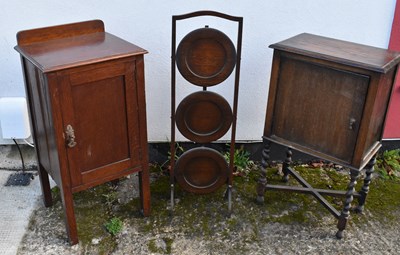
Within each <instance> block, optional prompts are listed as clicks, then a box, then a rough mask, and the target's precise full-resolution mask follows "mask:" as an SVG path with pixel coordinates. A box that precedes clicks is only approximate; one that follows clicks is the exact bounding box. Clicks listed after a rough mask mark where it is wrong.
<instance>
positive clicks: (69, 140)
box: [65, 125, 76, 148]
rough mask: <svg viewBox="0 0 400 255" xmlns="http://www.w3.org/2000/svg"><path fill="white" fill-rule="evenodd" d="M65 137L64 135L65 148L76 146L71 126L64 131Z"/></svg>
mask: <svg viewBox="0 0 400 255" xmlns="http://www.w3.org/2000/svg"><path fill="white" fill-rule="evenodd" d="M65 135H66V141H67V146H68V147H69V148H73V147H75V145H76V142H75V131H74V129H73V128H72V126H71V125H68V126H67V128H66V130H65Z"/></svg>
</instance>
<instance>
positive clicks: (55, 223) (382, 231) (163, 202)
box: [18, 178, 400, 255]
mask: <svg viewBox="0 0 400 255" xmlns="http://www.w3.org/2000/svg"><path fill="white" fill-rule="evenodd" d="M253 185H254V184H253ZM127 190H129V192H127ZM132 190H136V191H137V183H136V178H128V179H125V180H123V181H121V182H120V183H119V184H118V185H117V188H116V191H117V194H118V201H119V203H120V204H124V203H129V201H130V200H131V199H134V197H137V192H132ZM161 193H162V192H161ZM161 193H158V191H154V189H153V187H152V206H153V207H152V209H153V211H152V216H150V217H148V218H142V217H140V216H139V215H138V214H137V213H133V214H132V215H131V216H130V217H126V218H124V220H123V223H124V227H123V231H122V232H121V233H119V234H118V235H117V236H116V237H114V239H113V240H114V241H115V243H114V246H113V248H112V249H111V250H107V249H105V248H104V247H101V246H102V240H104V239H106V238H109V234H108V233H105V232H104V233H105V234H104V233H103V234H101V235H99V236H96V235H93V236H92V237H90V239H91V242H89V243H83V242H82V241H80V243H79V244H78V245H75V246H70V245H69V244H68V242H67V240H66V232H65V225H64V222H63V220H62V219H63V215H62V208H61V203H60V202H59V201H56V203H55V205H54V206H53V207H51V208H44V206H42V204H38V205H37V209H36V210H35V211H34V212H33V214H32V216H31V221H30V225H29V228H28V230H27V233H26V235H25V237H24V238H23V241H22V243H21V246H20V247H19V251H18V254H42V255H45V254H59V255H61V254H103V253H105V254H107V253H109V254H182V255H184V254H188V255H189V254H190V255H195V254H210V255H211V254H398V253H399V250H400V242H399V239H400V233H399V230H400V224H399V222H398V221H397V220H395V221H394V222H393V221H389V222H385V221H378V220H377V219H378V218H379V215H374V214H372V213H371V211H370V210H369V209H368V206H366V209H365V212H364V215H361V216H356V217H357V218H358V220H357V222H355V221H352V220H350V221H349V223H348V225H347V228H346V230H345V237H344V238H343V239H342V240H338V239H336V238H335V232H336V220H335V219H334V217H333V216H331V215H330V214H329V213H327V212H326V213H322V214H321V213H320V212H319V211H316V210H315V208H319V209H321V208H322V207H318V206H319V205H315V204H317V203H316V202H315V201H314V200H313V199H311V201H313V202H310V203H306V204H303V205H300V207H302V208H303V209H304V207H305V209H306V210H305V211H306V213H305V214H304V215H303V216H304V219H305V220H304V222H298V221H295V220H293V221H290V220H289V221H288V222H285V223H282V222H278V221H274V220H271V219H274V218H277V219H278V218H279V217H284V216H285V215H286V216H287V215H289V216H290V215H291V213H292V212H293V211H296V210H298V207H299V206H293V205H290V204H289V205H286V206H287V208H286V209H283V210H279V213H278V214H276V212H272V211H271V210H270V209H269V208H268V206H271V205H263V206H258V205H256V204H255V203H254V202H253V201H252V200H251V199H248V197H250V196H253V195H249V196H248V197H247V195H245V194H242V193H240V192H239V191H238V192H235V193H234V203H233V204H234V211H233V214H232V216H231V217H230V218H228V217H224V216H222V217H221V215H220V214H222V213H221V211H224V210H225V209H226V208H225V206H226V203H225V201H223V199H220V198H216V200H215V201H217V202H215V201H214V200H212V199H211V200H212V201H211V202H210V203H208V204H207V205H206V206H205V207H201V205H200V204H198V203H197V202H196V201H197V200H201V199H198V198H197V197H198V196H190V195H186V196H181V197H180V199H178V200H177V202H178V204H177V206H176V207H175V211H176V213H175V214H174V215H173V216H170V215H168V214H166V213H165V211H167V208H166V207H167V201H168V199H167V198H168V197H167V196H165V195H160V194H161ZM127 194H128V195H127ZM129 194H130V195H129ZM285 194H286V193H285ZM207 199H209V198H205V200H207ZM218 199H219V200H220V201H221V202H218V201H219V200H218ZM83 200H84V199H78V201H75V203H76V204H79V203H82V201H83ZM188 200H192V201H189V202H191V204H192V206H190V203H187V202H188ZM185 201H186V202H185ZM278 202H279V201H278ZM188 204H189V206H187V205H188ZM367 204H368V203H367ZM76 206H78V205H76ZM185 206H186V207H188V208H185ZM272 206H273V205H272ZM315 206H316V207H315ZM397 209H399V208H397ZM321 210H323V211H325V210H324V209H321ZM77 211H78V209H77ZM274 213H275V214H274ZM395 214H397V216H399V215H400V214H399V212H395ZM318 215H319V216H318ZM254 216H256V218H254ZM317 216H318V217H317ZM204 217H207V218H204ZM257 217H259V218H260V220H259V221H258V220H257V219H258V218H257ZM262 217H265V218H269V220H261V218H262ZM189 219H192V221H189ZM205 219H207V221H206V222H204V220H205ZM85 220H89V221H90V220H92V219H90V218H86V219H83V221H82V222H84V221H85ZM160 221H162V223H160ZM233 223H234V224H233ZM81 224H83V223H80V222H79V219H78V226H80V225H81ZM205 225H206V226H205ZM151 226H153V227H151ZM149 227H151V229H150V230H149V229H148V228H149ZM205 229H206V230H205ZM80 240H81V239H80Z"/></svg>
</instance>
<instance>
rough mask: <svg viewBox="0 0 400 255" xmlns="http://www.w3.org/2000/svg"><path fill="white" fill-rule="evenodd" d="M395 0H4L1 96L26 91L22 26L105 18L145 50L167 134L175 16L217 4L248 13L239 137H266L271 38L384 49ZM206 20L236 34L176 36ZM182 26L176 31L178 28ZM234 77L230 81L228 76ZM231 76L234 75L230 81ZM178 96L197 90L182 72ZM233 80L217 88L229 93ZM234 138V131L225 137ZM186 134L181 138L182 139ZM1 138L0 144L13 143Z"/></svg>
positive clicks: (155, 121) (152, 122) (154, 103)
mask: <svg viewBox="0 0 400 255" xmlns="http://www.w3.org/2000/svg"><path fill="white" fill-rule="evenodd" d="M395 2H396V1H395V0H253V1H251V0H230V1H227V0H226V1H221V0H219V1H218V0H202V1H194V0H185V1H183V0H168V1H167V0H158V1H155V0H136V1H134V0H114V1H110V0H68V1H61V0H60V1H54V0H18V1H12V0H0V97H8V96H24V94H25V92H24V87H23V79H22V71H21V66H20V60H19V55H18V54H17V52H16V51H14V49H13V47H14V46H15V45H16V39H15V34H16V33H17V32H18V31H20V30H26V29H31V28H37V27H44V26H50V25H58V24H65V23H72V22H78V21H84V20H90V19H101V20H103V21H104V22H105V25H106V30H107V31H108V32H110V33H112V34H115V35H117V36H119V37H121V38H123V39H125V40H127V41H130V42H132V43H134V44H137V45H138V46H141V47H143V48H145V49H147V50H148V51H149V52H150V53H149V54H148V55H146V56H145V70H146V71H145V72H146V90H147V91H146V99H147V122H148V137H149V140H150V141H167V139H169V133H170V112H169V111H170V96H169V95H170V51H171V49H170V47H171V46H170V45H171V16H172V15H175V14H184V13H188V12H193V11H197V10H214V11H219V12H223V13H227V14H230V15H235V16H242V17H243V18H244V30H243V49H242V68H241V79H240V94H239V111H238V122H237V139H238V140H243V141H247V140H251V141H254V140H261V135H262V132H263V122H264V115H265V107H266V101H267V94H268V84H269V76H270V69H271V60H272V50H271V49H269V48H268V45H270V44H272V43H275V42H278V41H281V40H283V39H286V38H288V37H291V36H294V35H296V34H298V33H302V32H308V33H314V34H318V35H323V36H327V37H333V38H337V39H342V40H349V41H353V42H357V43H362V44H367V45H371V46H376V47H382V48H387V46H388V42H389V36H390V30H391V24H392V20H393V14H394V7H395ZM205 24H209V25H210V26H211V27H216V28H219V29H220V30H223V31H227V32H228V34H229V35H235V33H234V32H235V30H234V28H233V27H232V26H231V25H229V24H227V22H215V20H214V19H213V20H211V21H207V22H205V21H203V20H202V19H199V20H196V21H195V22H193V23H191V24H190V25H184V24H183V23H178V33H179V31H181V32H180V33H179V34H178V36H180V37H182V36H184V35H185V34H186V32H188V31H190V30H192V29H195V28H199V27H202V26H204V25H205ZM180 28H181V29H182V30H179V29H180ZM228 81H229V80H228ZM230 81H232V80H230ZM178 83H179V84H178V87H179V88H181V93H178V100H180V99H182V98H183V97H184V96H185V95H187V94H188V93H189V91H192V90H191V89H190V86H188V85H186V82H184V80H182V79H178ZM228 85H230V84H224V85H221V86H219V87H217V88H215V89H216V90H217V91H218V92H219V93H221V94H223V95H224V96H225V97H226V98H227V99H228V100H231V98H232V96H231V94H232V91H231V89H230V86H228ZM225 138H226V139H229V136H226V137H225ZM179 139H181V138H179ZM9 142H10V141H8V140H3V139H1V137H0V144H2V143H3V144H4V143H9Z"/></svg>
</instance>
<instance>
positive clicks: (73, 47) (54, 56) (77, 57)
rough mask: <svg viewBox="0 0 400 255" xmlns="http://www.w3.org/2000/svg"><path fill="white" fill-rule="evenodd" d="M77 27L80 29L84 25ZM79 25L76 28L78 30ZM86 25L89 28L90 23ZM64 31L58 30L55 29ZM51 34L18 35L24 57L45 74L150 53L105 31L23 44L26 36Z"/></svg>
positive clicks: (19, 46) (20, 50)
mask: <svg viewBox="0 0 400 255" xmlns="http://www.w3.org/2000/svg"><path fill="white" fill-rule="evenodd" d="M92 23H93V22H92ZM76 24H78V25H79V24H80V23H76ZM76 24H73V25H74V26H75V27H76V26H77V25H76ZM82 24H88V22H86V23H82ZM89 24H90V23H89ZM68 26H71V25H68ZM68 26H64V27H66V30H67V29H68V28H69V27H68ZM64 27H63V26H58V27H52V28H51V29H53V30H54V29H55V28H58V29H60V28H64ZM49 30H50V29H48V30H46V28H42V29H36V30H31V31H29V30H28V31H26V32H25V31H22V32H20V35H18V36H19V37H18V36H17V37H18V39H19V40H20V41H19V43H18V45H17V46H16V47H15V49H16V50H17V51H18V52H19V53H20V54H21V55H22V56H24V57H25V58H27V59H29V60H30V61H31V62H32V63H33V64H34V65H35V66H37V67H38V68H39V69H40V70H41V71H43V72H52V71H58V70H62V69H66V68H72V67H76V66H81V65H87V64H93V63H98V62H102V61H106V60H112V59H117V58H122V57H129V56H134V55H140V54H145V53H147V51H146V50H144V49H142V48H140V47H138V46H136V45H134V44H131V43H129V42H127V41H125V40H123V39H121V38H118V37H116V36H114V35H112V34H109V33H107V32H104V30H102V28H100V29H98V31H91V32H90V33H76V34H73V35H71V36H65V37H63V36H59V37H53V38H50V39H46V40H43V41H40V39H39V40H38V39H36V38H33V40H32V41H31V42H28V43H22V40H23V39H24V40H25V38H23V37H24V36H25V34H24V33H26V34H28V33H31V34H32V37H33V36H35V35H34V34H38V33H39V34H40V33H43V34H44V33H47V31H49ZM32 31H35V32H36V31H38V33H32ZM47 34H48V33H47ZM28 35H30V34H28ZM21 38H22V39H21Z"/></svg>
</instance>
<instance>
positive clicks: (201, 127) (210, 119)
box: [175, 91, 233, 143]
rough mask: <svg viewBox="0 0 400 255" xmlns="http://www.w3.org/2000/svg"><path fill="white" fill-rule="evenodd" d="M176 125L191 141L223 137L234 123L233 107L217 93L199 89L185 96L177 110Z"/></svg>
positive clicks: (210, 140) (212, 139) (208, 140)
mask: <svg viewBox="0 0 400 255" xmlns="http://www.w3.org/2000/svg"><path fill="white" fill-rule="evenodd" d="M175 118H176V126H177V127H178V129H179V131H180V132H181V133H182V135H184V136H185V137H186V138H188V139H189V140H191V141H194V142H198V143H208V142H212V141H215V140H217V139H219V138H221V137H222V136H223V135H224V134H225V133H226V132H227V131H228V130H229V128H230V126H231V124H232V119H233V115H232V109H231V107H230V105H229V103H228V102H227V101H226V100H225V99H224V98H223V97H222V96H220V95H218V94H217V93H214V92H211V91H199V92H195V93H192V94H190V95H189V96H187V97H185V98H184V99H183V100H182V101H181V103H180V104H179V106H178V108H177V110H176V115H175Z"/></svg>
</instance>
